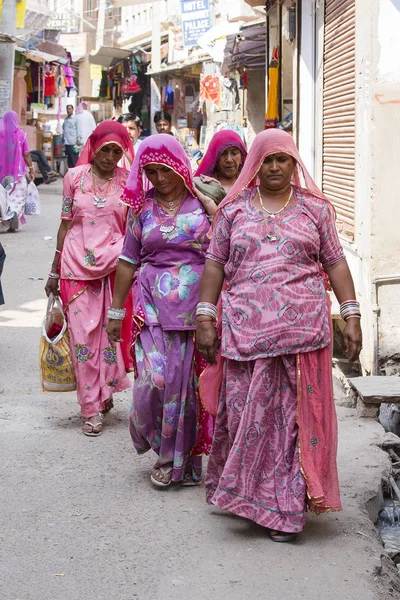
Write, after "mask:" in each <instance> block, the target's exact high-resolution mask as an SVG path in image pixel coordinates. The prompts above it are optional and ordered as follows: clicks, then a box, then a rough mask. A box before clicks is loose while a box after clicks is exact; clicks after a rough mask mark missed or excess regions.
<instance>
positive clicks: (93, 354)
mask: <svg viewBox="0 0 400 600" xmlns="http://www.w3.org/2000/svg"><path fill="white" fill-rule="evenodd" d="M123 155H127V156H128V158H129V159H130V160H132V158H133V147H132V142H131V140H130V137H129V135H128V132H127V131H126V129H125V128H124V127H122V125H120V124H119V123H114V122H111V121H104V122H103V123H101V124H100V125H99V126H98V127H97V128H96V129H95V131H94V132H93V133H92V135H91V136H90V137H89V139H88V141H87V142H86V145H85V147H84V148H83V151H82V154H81V156H80V158H79V161H78V163H77V166H76V167H74V168H73V169H69V171H68V172H67V174H66V175H65V177H64V190H63V203H62V209H61V224H60V227H59V230H58V234H57V246H56V251H55V255H54V259H53V265H52V268H51V272H50V274H49V279H48V281H47V284H46V288H45V289H46V293H47V295H49V294H50V293H53V294H58V282H60V295H61V299H62V302H63V305H64V310H65V313H66V316H67V320H68V328H69V333H70V338H71V350H72V360H73V363H74V368H75V374H76V380H77V396H78V402H79V404H80V406H81V414H82V417H83V418H84V425H83V428H82V433H83V434H84V435H87V436H90V437H97V436H99V435H101V433H102V431H103V425H102V417H103V413H106V412H108V411H109V410H110V409H111V408H112V406H113V393H114V392H120V391H122V390H125V389H127V388H128V387H129V385H130V384H129V380H128V377H127V375H126V372H127V371H129V370H132V361H131V359H130V354H129V338H130V331H131V323H132V300H131V298H128V300H127V302H126V304H125V311H124V312H126V316H125V319H124V320H123V337H124V343H121V345H120V346H118V347H117V348H115V347H114V346H111V345H110V344H109V342H108V339H107V334H106V331H105V325H106V320H107V310H108V308H109V306H110V304H111V298H112V291H113V287H114V281H115V271H116V268H117V260H118V256H119V255H120V253H121V249H122V245H123V241H124V236H125V232H126V223H127V213H128V209H127V207H126V206H125V205H124V204H123V203H122V202H121V195H122V192H123V189H124V187H125V184H126V181H127V178H128V175H129V173H128V172H127V171H126V170H125V169H121V168H120V167H118V166H117V164H118V162H119V161H120V160H121V158H122V157H123Z"/></svg>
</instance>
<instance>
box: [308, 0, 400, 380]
mask: <svg viewBox="0 0 400 600" xmlns="http://www.w3.org/2000/svg"><path fill="white" fill-rule="evenodd" d="M303 4H304V2H303ZM316 7H318V8H317V12H316V19H317V21H316V42H317V43H316V68H317V74H316V100H317V101H316V109H315V122H316V136H315V142H316V160H315V174H316V179H317V182H318V183H321V178H320V173H321V168H320V166H321V163H322V157H321V148H322V135H321V126H320V125H321V121H322V95H321V87H322V44H321V32H322V31H323V2H320V3H318V4H317V3H316ZM399 31H400V0H356V195H355V239H354V242H353V243H350V242H347V241H344V240H342V242H343V246H344V248H345V253H346V257H347V260H348V263H349V266H350V270H351V272H352V275H353V278H354V282H355V286H356V291H357V297H358V299H359V300H360V302H361V311H362V315H363V318H362V322H361V323H362V329H363V337H364V342H363V351H362V353H361V364H362V367H363V370H364V373H365V374H371V373H376V374H378V373H384V372H387V373H393V372H397V373H400V227H399V222H400V191H399V188H398V186H397V185H396V181H397V176H398V171H399V160H398V157H399V155H400V136H399V135H398V124H399V123H400V67H399V60H398V57H399V56H400V36H399ZM306 79H307V77H306ZM303 81H304V80H301V86H300V94H303V93H304V90H302V86H303ZM301 128H302V134H301V139H300V147H301V152H302V154H303V152H304V150H305V147H304V145H303V147H302V144H304V143H306V136H307V127H306V121H303V122H301ZM303 140H305V141H303ZM388 275H398V276H399V280H398V281H392V282H391V283H389V284H386V283H383V284H382V285H379V288H378V304H377V305H376V295H375V290H376V288H375V285H374V281H375V280H376V278H382V277H385V276H388ZM377 316H378V318H377ZM377 326H378V327H377ZM377 333H378V338H379V339H378V343H377V337H376V336H377ZM377 354H378V356H379V358H380V366H381V368H380V370H379V369H378V370H376V368H375V364H376V360H375V359H376V357H377Z"/></svg>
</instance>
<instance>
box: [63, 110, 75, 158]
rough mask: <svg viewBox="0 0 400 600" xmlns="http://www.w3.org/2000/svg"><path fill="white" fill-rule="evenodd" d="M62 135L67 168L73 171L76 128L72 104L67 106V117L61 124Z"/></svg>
mask: <svg viewBox="0 0 400 600" xmlns="http://www.w3.org/2000/svg"><path fill="white" fill-rule="evenodd" d="M63 135H64V146H65V154H66V155H67V161H68V168H69V169H73V168H74V167H75V165H76V163H77V161H78V153H77V152H74V146H76V144H77V141H78V127H77V122H76V116H75V115H74V107H73V106H72V104H68V106H67V117H66V118H65V119H64V123H63Z"/></svg>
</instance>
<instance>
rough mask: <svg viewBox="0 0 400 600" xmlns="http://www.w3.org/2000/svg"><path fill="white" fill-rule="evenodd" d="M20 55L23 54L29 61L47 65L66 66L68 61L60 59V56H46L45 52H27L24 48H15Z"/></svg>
mask: <svg viewBox="0 0 400 600" xmlns="http://www.w3.org/2000/svg"><path fill="white" fill-rule="evenodd" d="M15 49H16V50H18V52H21V54H25V56H26V58H29V60H33V61H34V62H41V63H43V62H47V63H52V62H56V63H60V65H67V64H68V59H67V58H62V57H61V56H56V55H55V54H48V53H47V52H41V51H40V50H27V49H26V48H21V47H19V46H17V47H16V48H15Z"/></svg>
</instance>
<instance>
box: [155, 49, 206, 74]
mask: <svg viewBox="0 0 400 600" xmlns="http://www.w3.org/2000/svg"><path fill="white" fill-rule="evenodd" d="M206 60H211V57H210V55H209V54H202V55H196V56H195V57H190V58H187V59H186V60H182V61H179V62H174V63H171V64H168V63H161V69H160V70H159V71H152V69H148V70H147V73H146V75H162V74H163V73H168V72H169V71H182V69H187V68H189V67H193V66H194V65H198V64H200V63H203V62H205V61H206Z"/></svg>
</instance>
